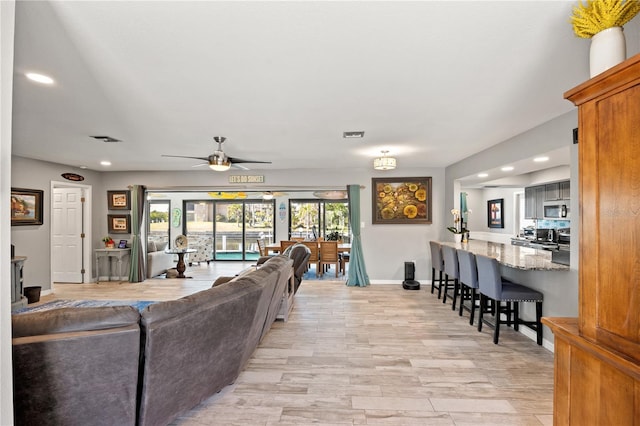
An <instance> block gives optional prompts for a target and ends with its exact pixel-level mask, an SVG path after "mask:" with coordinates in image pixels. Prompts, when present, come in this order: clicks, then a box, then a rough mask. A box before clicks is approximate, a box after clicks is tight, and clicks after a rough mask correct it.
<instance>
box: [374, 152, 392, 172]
mask: <svg viewBox="0 0 640 426" xmlns="http://www.w3.org/2000/svg"><path fill="white" fill-rule="evenodd" d="M381 152H382V157H378V158H376V159H374V160H373V168H374V169H376V170H393V169H395V168H396V159H395V158H394V157H387V154H388V153H389V151H381Z"/></svg>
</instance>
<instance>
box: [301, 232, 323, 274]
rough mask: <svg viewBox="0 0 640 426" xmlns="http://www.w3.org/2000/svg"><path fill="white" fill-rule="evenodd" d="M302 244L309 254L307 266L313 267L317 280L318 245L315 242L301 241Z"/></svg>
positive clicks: (318, 264)
mask: <svg viewBox="0 0 640 426" xmlns="http://www.w3.org/2000/svg"><path fill="white" fill-rule="evenodd" d="M302 244H304V245H305V246H306V247H307V248H308V249H309V251H310V252H311V253H310V255H309V261H308V262H307V264H308V266H311V265H315V267H316V278H317V277H318V274H319V273H320V272H319V271H320V249H319V248H318V243H317V242H316V241H303V242H302Z"/></svg>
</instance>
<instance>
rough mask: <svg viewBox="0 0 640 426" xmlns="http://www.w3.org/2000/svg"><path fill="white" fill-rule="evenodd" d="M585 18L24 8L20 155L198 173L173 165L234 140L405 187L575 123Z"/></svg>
mask: <svg viewBox="0 0 640 426" xmlns="http://www.w3.org/2000/svg"><path fill="white" fill-rule="evenodd" d="M572 6H573V2H567V1H510V2H506V1H496V2H489V1H471V2H458V1H424V2H419V1H418V2H400V1H393V2H382V1H381V2H365V1H356V2H339V1H336V2H324V1H322V2H320V1H318V2H314V1H300V2H271V1H262V2H243V1H231V2H214V1H195V2H187V1H163V2H153V1H141V2H131V1H105V2H98V1H56V2H39V1H18V2H16V38H15V43H16V48H15V75H14V110H13V118H14V121H13V140H14V144H13V153H14V154H16V155H19V156H24V157H29V158H35V159H41V160H47V161H53V162H57V163H62V164H67V165H70V166H80V165H85V166H87V167H88V168H89V169H93V170H113V171H121V170H193V169H192V167H191V166H193V165H195V164H197V163H199V161H198V160H189V159H174V158H163V157H161V154H170V155H191V156H207V155H209V154H211V153H212V152H213V150H214V149H215V145H214V142H213V136H217V135H221V136H226V137H227V142H226V143H225V144H224V146H223V148H224V150H225V152H226V153H227V154H228V155H230V156H233V157H240V158H249V159H255V160H265V161H272V162H273V164H270V165H258V164H255V165H251V164H248V166H249V167H251V168H252V169H253V170H260V169H263V170H274V169H289V168H301V167H304V168H338V169H341V168H346V167H349V168H371V164H372V159H373V158H374V157H376V156H379V155H380V151H381V150H383V149H384V150H389V154H390V155H392V156H395V157H396V158H397V160H398V168H399V169H401V168H406V167H421V166H424V167H444V166H447V165H449V164H452V163H454V162H456V161H458V160H461V159H463V158H465V157H467V156H469V155H471V154H473V153H475V152H478V151H480V150H483V149H485V148H488V147H490V146H492V145H495V144H497V143H499V142H502V141H504V140H506V139H508V138H510V137H512V136H514V135H517V134H519V133H522V132H524V131H526V130H528V129H530V128H532V127H535V126H537V125H539V124H541V123H543V122H545V121H548V120H550V119H552V118H554V117H557V116H559V115H561V114H563V113H566V112H568V111H570V110H571V109H572V108H573V106H572V105H571V103H570V102H568V101H566V100H564V99H563V97H562V94H563V93H564V92H565V91H566V90H568V89H570V88H572V87H573V86H575V85H577V84H579V83H581V82H582V81H584V80H586V79H587V78H588V50H589V41H588V40H583V39H579V38H577V37H575V36H574V35H573V32H572V29H571V25H570V24H569V23H568V19H569V16H570V14H571V8H572ZM629 25H631V24H629ZM630 31H631V34H633V37H635V39H640V37H637V34H638V25H635V26H632V27H630V29H628V28H625V33H627V37H629V35H630V34H629V32H630ZM635 39H634V40H635ZM634 43H635V41H634ZM26 71H37V72H40V73H45V74H48V75H50V76H51V77H53V78H54V79H55V84H54V85H53V86H43V85H39V84H35V83H33V82H30V81H28V80H27V79H26V78H25V77H24V75H23V74H24V72H26ZM351 130H364V131H365V132H366V133H365V137H364V138H363V139H343V138H342V132H343V131H351ZM90 135H108V136H112V137H115V138H117V139H121V140H122V142H120V143H110V144H109V143H103V142H98V141H96V140H94V139H92V138H90ZM101 160H109V161H111V162H112V163H113V165H112V166H111V167H109V168H108V169H106V168H104V167H102V166H100V165H99V161H101Z"/></svg>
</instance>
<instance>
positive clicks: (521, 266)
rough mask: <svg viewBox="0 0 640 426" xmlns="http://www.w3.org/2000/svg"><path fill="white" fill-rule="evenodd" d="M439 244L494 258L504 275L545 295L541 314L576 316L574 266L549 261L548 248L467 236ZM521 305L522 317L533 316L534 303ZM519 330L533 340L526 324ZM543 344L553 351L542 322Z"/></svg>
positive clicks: (576, 282)
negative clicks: (471, 238)
mask: <svg viewBox="0 0 640 426" xmlns="http://www.w3.org/2000/svg"><path fill="white" fill-rule="evenodd" d="M440 244H443V245H447V246H451V247H455V248H457V249H462V250H468V251H470V252H472V253H474V254H480V255H484V256H489V257H493V258H496V259H497V260H498V263H500V272H501V274H502V276H503V277H505V278H507V279H508V280H510V281H513V282H515V283H518V284H522V285H525V286H527V287H530V288H532V289H534V290H537V291H539V292H541V293H542V294H543V295H544V303H543V304H542V316H543V317H575V316H577V314H578V274H577V270H575V269H571V268H570V267H569V266H567V265H562V264H559V263H555V262H552V261H551V252H550V251H548V250H539V249H534V248H530V247H521V246H514V245H510V244H503V243H494V242H490V241H483V240H469V242H467V243H454V242H450V241H441V242H440ZM520 306H521V307H520V316H521V317H522V318H526V319H533V318H535V306H534V304H532V303H521V304H520ZM520 332H521V333H522V334H524V335H526V336H527V337H529V338H530V339H532V340H534V341H535V338H536V336H535V333H534V332H533V331H531V330H529V329H528V328H527V327H520ZM543 346H544V347H545V348H547V349H549V350H551V351H553V333H552V332H551V330H550V329H549V328H548V327H547V326H544V331H543Z"/></svg>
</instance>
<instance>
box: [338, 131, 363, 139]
mask: <svg viewBox="0 0 640 426" xmlns="http://www.w3.org/2000/svg"><path fill="white" fill-rule="evenodd" d="M342 137H343V138H345V139H354V138H355V139H361V138H363V137H364V131H362V130H359V131H352V132H342Z"/></svg>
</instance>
